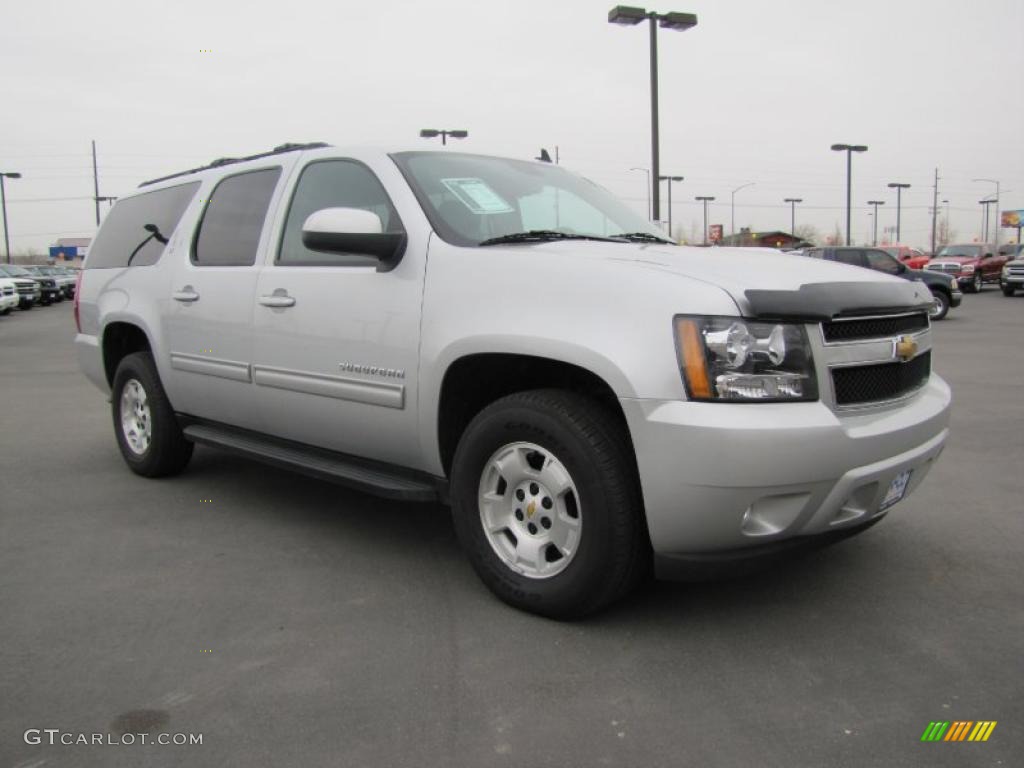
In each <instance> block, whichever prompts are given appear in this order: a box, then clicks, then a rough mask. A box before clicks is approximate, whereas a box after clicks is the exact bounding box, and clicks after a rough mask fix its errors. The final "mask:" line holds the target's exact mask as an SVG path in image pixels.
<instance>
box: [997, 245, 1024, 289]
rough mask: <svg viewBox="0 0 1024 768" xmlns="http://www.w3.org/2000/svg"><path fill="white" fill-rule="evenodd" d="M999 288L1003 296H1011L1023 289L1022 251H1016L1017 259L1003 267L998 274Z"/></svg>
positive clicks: (1023, 256)
mask: <svg viewBox="0 0 1024 768" xmlns="http://www.w3.org/2000/svg"><path fill="white" fill-rule="evenodd" d="M999 287H1000V288H1001V289H1002V290H1003V296H1007V297H1009V296H1013V294H1015V293H1016V292H1017V290H1018V289H1024V249H1022V250H1021V251H1018V258H1016V259H1012V260H1011V261H1008V262H1006V264H1004V265H1003V269H1002V271H1001V272H1000V274H999Z"/></svg>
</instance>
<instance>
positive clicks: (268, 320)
mask: <svg viewBox="0 0 1024 768" xmlns="http://www.w3.org/2000/svg"><path fill="white" fill-rule="evenodd" d="M337 207H344V208H361V209H364V210H368V211H372V212H374V213H376V214H377V215H378V216H379V217H380V218H381V222H382V224H383V227H384V231H385V232H402V231H404V228H403V225H402V222H401V221H400V220H399V217H398V213H397V212H396V209H395V207H394V205H393V204H392V201H391V200H390V198H389V197H388V195H387V193H386V192H385V190H384V187H383V186H382V185H381V183H380V181H379V180H378V178H377V176H376V175H375V174H374V172H373V171H372V170H371V169H370V168H369V167H368V166H367V165H365V164H363V163H361V162H359V161H356V160H351V159H327V160H316V161H313V162H311V163H309V164H308V165H306V167H305V168H304V169H303V170H302V173H301V174H300V175H299V178H298V181H297V182H296V185H295V188H294V191H293V192H292V195H291V202H290V204H289V209H288V211H287V216H286V218H285V221H284V225H283V232H282V234H281V236H280V238H279V245H278V250H277V253H276V254H274V258H273V259H272V260H270V263H268V264H267V265H266V266H265V267H264V268H263V270H262V272H261V273H260V276H259V280H258V285H257V290H256V305H255V315H254V318H253V324H254V328H255V333H256V342H255V354H254V357H253V360H254V365H253V380H254V382H255V384H256V391H257V392H258V397H259V400H260V406H261V408H260V409H261V411H262V413H263V418H264V420H265V422H266V427H267V431H268V432H270V433H271V434H273V435H276V436H280V437H285V438H289V439H293V440H297V441H301V442H304V443H310V444H313V445H317V446H320V447H323V448H328V449H331V450H335V451H341V452H343V453H349V454H355V455H359V456H363V457H367V458H372V459H378V460H381V461H386V462H389V463H393V464H400V465H404V466H410V467H412V466H416V464H417V463H418V462H419V458H418V457H419V456H420V453H421V451H420V448H419V441H418V439H417V434H418V432H417V422H416V418H417V409H416V405H417V402H416V395H417V373H418V370H417V369H418V351H419V338H420V305H421V302H422V293H423V273H424V266H425V261H424V258H425V252H426V242H425V239H423V241H422V242H421V241H420V237H414V236H412V235H410V239H409V241H408V244H407V247H406V251H405V256H404V258H403V259H402V261H401V262H400V263H399V264H398V266H396V267H395V268H394V269H393V270H391V271H387V272H381V271H378V262H377V261H376V260H375V259H373V258H371V257H368V256H361V255H356V254H334V253H331V254H328V253H320V252H316V251H312V250H310V249H308V248H306V247H305V246H304V245H303V244H302V224H303V222H304V221H305V220H306V218H307V217H308V216H309V215H310V214H311V213H313V212H314V211H318V210H321V209H323V208H337Z"/></svg>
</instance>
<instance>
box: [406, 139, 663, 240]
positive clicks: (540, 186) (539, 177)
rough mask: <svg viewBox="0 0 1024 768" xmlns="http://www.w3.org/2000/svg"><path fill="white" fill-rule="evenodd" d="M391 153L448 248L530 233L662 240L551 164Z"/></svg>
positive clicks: (603, 193)
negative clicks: (626, 236) (634, 236)
mask: <svg viewBox="0 0 1024 768" xmlns="http://www.w3.org/2000/svg"><path fill="white" fill-rule="evenodd" d="M392 157H393V158H394V160H395V162H396V163H397V164H398V167H399V168H400V169H401V171H402V173H403V174H404V175H405V178H406V180H407V181H408V182H409V185H410V186H411V187H412V189H413V192H414V193H415V195H416V197H417V199H418V200H419V201H420V205H422V206H423V210H424V212H425V213H426V214H427V218H428V219H430V223H431V224H432V225H433V227H434V229H435V230H436V231H437V233H438V234H439V235H440V236H441V237H442V238H444V239H445V240H447V241H448V242H450V243H453V244H455V245H468V246H473V245H480V244H481V243H483V242H484V241H487V240H492V239H494V238H501V237H505V236H508V235H514V234H517V233H521V232H535V231H549V232H556V233H562V234H564V235H572V236H581V237H594V238H613V237H616V236H619V235H624V234H629V235H636V236H639V237H649V238H657V239H658V240H662V241H666V238H665V235H664V233H662V232H661V231H660V230H659V229H658V228H657V227H655V226H654V225H653V224H651V223H650V222H649V221H647V219H646V218H644V217H643V216H642V215H640V214H639V213H636V212H634V211H632V210H631V209H629V208H628V207H626V206H625V205H624V204H623V203H621V202H619V201H618V200H617V199H615V197H613V196H612V195H611V193H609V192H608V191H607V190H605V189H604V188H602V187H599V186H598V185H596V184H594V183H593V182H591V181H588V180H587V179H584V178H582V177H580V176H577V175H575V174H573V173H570V172H568V171H566V170H565V169H563V168H559V167H558V166H557V165H551V164H547V163H535V162H526V161H523V160H509V159H506V158H499V157H487V156H484V155H468V154H461V153H456V152H400V153H397V154H395V155H392Z"/></svg>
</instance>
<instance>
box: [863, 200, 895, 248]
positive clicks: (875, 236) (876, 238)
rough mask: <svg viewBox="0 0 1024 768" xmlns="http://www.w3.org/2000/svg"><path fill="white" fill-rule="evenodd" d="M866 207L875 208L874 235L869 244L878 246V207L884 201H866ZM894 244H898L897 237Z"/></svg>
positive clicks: (883, 203)
mask: <svg viewBox="0 0 1024 768" xmlns="http://www.w3.org/2000/svg"><path fill="white" fill-rule="evenodd" d="M868 205H873V206H875V219H874V225H875V231H874V234H872V235H871V244H872V245H878V206H880V205H885V200H868ZM896 242H899V236H897V237H896Z"/></svg>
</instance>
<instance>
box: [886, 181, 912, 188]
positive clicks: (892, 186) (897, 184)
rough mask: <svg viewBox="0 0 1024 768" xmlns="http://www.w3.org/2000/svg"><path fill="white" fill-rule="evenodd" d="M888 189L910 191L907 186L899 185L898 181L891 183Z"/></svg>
mask: <svg viewBox="0 0 1024 768" xmlns="http://www.w3.org/2000/svg"><path fill="white" fill-rule="evenodd" d="M888 186H889V189H910V185H909V184H901V183H900V182H898V181H893V182H891V183H890V184H889V185H888Z"/></svg>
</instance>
